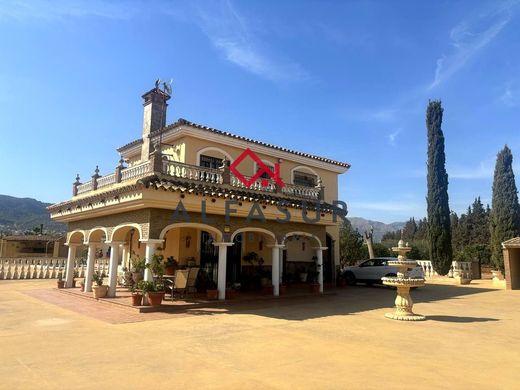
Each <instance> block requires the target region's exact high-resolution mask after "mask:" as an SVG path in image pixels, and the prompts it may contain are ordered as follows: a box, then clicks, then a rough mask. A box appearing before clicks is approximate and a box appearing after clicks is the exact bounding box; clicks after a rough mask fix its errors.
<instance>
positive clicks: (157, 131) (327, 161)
mask: <svg viewBox="0 0 520 390" xmlns="http://www.w3.org/2000/svg"><path fill="white" fill-rule="evenodd" d="M183 125H185V126H192V127H196V128H197V129H201V130H205V131H208V132H211V133H214V134H220V135H224V136H226V137H230V138H234V139H238V140H241V141H246V142H250V143H253V144H256V145H261V146H266V147H268V148H272V149H276V150H280V151H282V152H287V153H291V154H295V155H297V156H302V157H306V158H311V159H313V160H318V161H322V162H325V163H328V164H333V165H338V166H341V167H345V168H350V164H349V163H346V162H341V161H336V160H331V159H329V158H325V157H320V156H316V155H313V154H309V153H303V152H297V151H295V150H291V149H287V148H283V147H281V146H276V145H273V144H269V143H266V142H262V141H257V140H254V139H251V138H247V137H243V136H240V135H236V134H233V133H230V132H227V131H222V130H218V129H215V128H212V127H208V126H203V125H199V124H197V123H194V122H190V121H187V120H186V119H183V118H180V119H178V120H177V122H175V123H172V124H171V125H168V126H166V127H165V128H164V129H162V130H155V131H154V132H152V133H151V134H150V137H153V136H156V135H159V134H160V132H161V131H162V132H163V133H164V132H166V131H168V130H170V129H173V128H175V127H178V126H183ZM142 142H143V140H142V139H137V140H135V141H132V142H130V143H128V144H126V145H124V146H121V147H120V148H119V149H117V151H118V152H122V151H124V150H125V149H128V148H130V147H132V146H135V145H139V144H141V143H142Z"/></svg>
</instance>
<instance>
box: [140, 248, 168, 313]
mask: <svg viewBox="0 0 520 390" xmlns="http://www.w3.org/2000/svg"><path fill="white" fill-rule="evenodd" d="M163 259H164V256H163V255H161V254H158V253H155V254H154V255H153V256H152V258H151V259H150V262H149V263H148V264H146V268H148V269H149V270H150V273H151V274H152V277H153V281H140V282H139V284H138V287H139V286H141V287H139V288H140V289H141V290H143V294H146V297H147V298H148V302H149V303H150V305H151V306H161V303H162V300H163V299H164V280H163V274H164V266H163Z"/></svg>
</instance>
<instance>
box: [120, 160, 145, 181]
mask: <svg viewBox="0 0 520 390" xmlns="http://www.w3.org/2000/svg"><path fill="white" fill-rule="evenodd" d="M148 173H150V162H149V161H146V162H144V163H142V164H139V165H134V166H133V167H128V168H125V169H123V170H122V171H121V181H125V180H129V179H137V178H139V177H143V176H145V175H146V174H148Z"/></svg>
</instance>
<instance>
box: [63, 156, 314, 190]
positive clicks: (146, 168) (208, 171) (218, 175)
mask: <svg viewBox="0 0 520 390" xmlns="http://www.w3.org/2000/svg"><path fill="white" fill-rule="evenodd" d="M158 158H160V157H158ZM163 158H164V157H163ZM157 161H159V162H158V163H157ZM98 172H99V170H98V169H97V168H96V172H95V175H94V176H93V178H92V180H89V181H88V182H86V183H80V182H79V177H78V178H77V179H76V183H75V184H74V187H73V195H79V194H84V193H86V192H89V191H95V190H96V189H100V188H103V187H107V186H109V185H112V184H115V183H119V182H123V181H126V180H136V179H139V178H142V177H145V176H147V175H149V174H150V173H153V172H158V173H162V174H166V175H168V176H172V177H174V178H181V179H187V180H194V181H197V182H204V183H210V184H215V185H221V184H226V185H230V186H232V187H237V188H244V189H245V188H247V186H246V185H245V184H244V183H243V182H242V181H241V180H239V179H238V178H237V177H236V176H234V175H233V174H232V173H231V172H230V170H229V168H223V169H213V168H206V167H200V166H196V165H190V164H184V163H180V162H177V161H171V160H167V159H163V160H155V161H152V160H150V161H146V162H144V163H141V164H138V165H134V166H130V167H127V168H124V167H123V164H122V160H121V163H120V165H119V166H118V167H117V168H116V172H115V173H112V174H110V175H105V176H100V175H98ZM244 177H245V178H246V179H250V177H248V176H244ZM249 189H251V190H254V191H260V192H280V193H281V194H283V195H287V196H290V197H295V198H303V199H309V200H319V199H322V198H321V197H320V196H321V193H320V192H321V191H322V190H321V188H320V187H305V186H299V185H294V184H285V186H284V187H282V188H280V189H278V191H277V186H276V183H275V182H274V181H273V180H272V179H269V178H268V179H264V178H259V179H257V180H255V181H254V182H253V183H252V184H251V186H249Z"/></svg>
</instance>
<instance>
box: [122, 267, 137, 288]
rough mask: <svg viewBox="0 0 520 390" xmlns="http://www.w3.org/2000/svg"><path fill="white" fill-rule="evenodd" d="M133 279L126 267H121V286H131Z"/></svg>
mask: <svg viewBox="0 0 520 390" xmlns="http://www.w3.org/2000/svg"><path fill="white" fill-rule="evenodd" d="M134 284H135V283H134V280H133V278H132V273H131V272H130V271H129V270H128V268H127V267H123V286H125V287H128V286H130V287H132V286H133V285H134Z"/></svg>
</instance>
